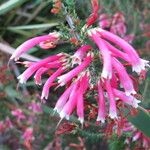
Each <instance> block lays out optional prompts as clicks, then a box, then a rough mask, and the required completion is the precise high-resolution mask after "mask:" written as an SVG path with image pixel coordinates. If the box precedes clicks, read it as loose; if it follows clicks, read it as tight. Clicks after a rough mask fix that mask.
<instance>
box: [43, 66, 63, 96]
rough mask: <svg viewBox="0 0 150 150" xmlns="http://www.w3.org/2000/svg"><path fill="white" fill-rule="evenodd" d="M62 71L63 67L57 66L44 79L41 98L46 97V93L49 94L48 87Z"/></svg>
mask: <svg viewBox="0 0 150 150" xmlns="http://www.w3.org/2000/svg"><path fill="white" fill-rule="evenodd" d="M63 72H64V69H62V68H59V69H58V70H57V71H56V72H54V73H53V74H52V75H51V76H50V77H49V78H48V80H47V81H46V83H45V84H44V87H43V90H42V95H41V99H43V98H45V99H48V95H49V89H50V87H51V86H52V85H53V82H54V81H55V79H56V78H57V77H58V76H59V75H60V74H61V73H63Z"/></svg>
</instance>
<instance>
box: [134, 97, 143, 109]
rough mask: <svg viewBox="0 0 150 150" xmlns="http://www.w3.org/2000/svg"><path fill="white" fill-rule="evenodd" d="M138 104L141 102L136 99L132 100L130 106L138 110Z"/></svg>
mask: <svg viewBox="0 0 150 150" xmlns="http://www.w3.org/2000/svg"><path fill="white" fill-rule="evenodd" d="M139 103H141V101H140V100H137V99H136V98H134V99H133V102H132V106H133V107H134V108H138V106H139V105H138V104H139Z"/></svg>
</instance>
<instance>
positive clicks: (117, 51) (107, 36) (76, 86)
mask: <svg viewBox="0 0 150 150" xmlns="http://www.w3.org/2000/svg"><path fill="white" fill-rule="evenodd" d="M92 2H93V10H94V11H93V14H95V13H96V14H97V11H98V10H97V9H98V6H97V3H96V2H97V1H94V0H93V1H92ZM95 4H96V5H95ZM96 18H97V17H96ZM93 20H95V19H93V15H92V21H88V22H87V24H86V25H85V26H84V32H85V33H84V35H85V36H86V37H87V38H89V39H90V40H91V41H93V42H94V44H95V47H94V46H93V45H87V44H84V42H83V45H81V47H80V48H77V49H76V52H75V53H74V54H73V55H69V54H66V53H59V54H56V55H53V56H49V57H47V58H45V59H42V60H40V61H38V62H24V63H23V64H25V65H26V66H27V69H26V70H25V71H24V72H23V73H22V74H21V75H20V76H19V77H18V79H19V82H20V83H26V81H27V80H28V79H29V78H30V77H31V76H32V75H33V74H34V79H35V83H36V84H38V85H42V79H41V78H42V75H43V74H46V73H48V74H49V75H50V76H49V78H48V79H47V81H46V82H45V83H44V86H43V90H42V94H41V99H48V96H49V90H50V88H51V87H53V86H56V88H58V87H60V86H65V87H66V90H65V91H64V93H63V94H62V95H61V96H60V98H59V99H58V101H57V103H56V105H55V108H54V111H56V112H58V113H59V115H60V117H61V119H63V118H66V119H69V117H70V115H71V114H72V113H73V112H74V110H75V109H76V112H77V116H78V118H79V121H80V122H81V123H82V124H83V122H84V101H85V99H86V98H85V97H86V93H88V91H89V89H90V90H91V89H93V87H94V88H95V89H97V91H98V92H97V93H98V116H97V121H101V122H102V123H104V122H105V120H106V118H107V117H109V118H111V119H118V118H119V117H118V114H117V101H118V100H120V101H121V102H123V103H125V104H128V105H131V106H132V107H134V108H137V107H138V103H140V101H139V100H137V99H136V97H135V94H136V93H137V90H136V88H135V86H134V80H133V77H132V75H131V74H129V73H128V72H127V69H126V67H125V65H124V63H125V62H126V64H128V66H131V67H132V71H133V72H136V73H137V74H140V73H141V72H142V71H145V70H146V67H148V66H149V65H148V61H146V60H143V59H141V58H140V57H139V55H138V54H137V52H136V50H135V49H134V48H133V47H132V46H131V45H130V44H129V43H128V42H126V41H125V40H124V39H122V38H120V37H119V36H117V35H116V33H115V32H113V33H111V32H109V31H107V30H105V29H102V27H97V28H88V27H89V26H90V25H91V24H93ZM89 22H90V23H89ZM114 24H115V23H114ZM100 26H104V23H103V25H102V23H101V24H100ZM120 26H123V24H122V23H121V25H120ZM115 27H116V26H115ZM124 28H125V27H124ZM114 30H116V29H113V31H114ZM125 30H126V29H123V30H121V31H123V33H124V32H125ZM81 32H83V30H82V31H81ZM114 33H115V34H114ZM60 39H61V34H60V33H59V32H53V33H50V34H48V35H43V36H39V37H35V38H32V39H30V40H27V41H26V42H25V43H23V44H22V45H20V46H19V47H18V48H17V49H16V51H15V52H14V54H13V55H12V56H11V58H10V59H11V60H18V59H19V57H20V56H21V55H22V54H23V53H25V52H27V51H28V50H30V49H31V48H32V47H34V46H36V45H39V46H40V47H41V48H42V49H48V48H53V47H55V46H57V42H58V41H59V40H60ZM95 49H98V54H97V53H95V51H96V50H95ZM97 57H99V59H98V60H97V61H99V62H101V64H102V65H103V67H102V71H101V66H99V70H96V71H97V72H98V73H99V74H98V76H97V77H94V76H93V75H92V73H91V69H90V68H91V64H92V62H93V61H95V58H97ZM93 78H95V80H96V83H94V84H93V83H92V80H93ZM107 109H108V110H107ZM107 114H108V115H107Z"/></svg>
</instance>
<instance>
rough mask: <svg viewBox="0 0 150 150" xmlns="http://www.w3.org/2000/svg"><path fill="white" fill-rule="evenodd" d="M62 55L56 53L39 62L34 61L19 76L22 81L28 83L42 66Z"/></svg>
mask: <svg viewBox="0 0 150 150" xmlns="http://www.w3.org/2000/svg"><path fill="white" fill-rule="evenodd" d="M61 57H62V56H61V55H54V56H50V57H48V58H45V59H43V60H41V61H39V62H36V63H34V64H33V65H31V66H30V67H29V68H28V69H26V70H25V71H24V72H23V73H22V74H21V75H20V76H18V79H19V82H20V83H26V81H27V80H28V79H29V78H30V77H31V76H32V75H33V73H35V72H36V71H37V70H38V69H39V68H40V67H43V66H44V65H45V64H47V63H50V62H52V61H55V60H58V59H59V58H61Z"/></svg>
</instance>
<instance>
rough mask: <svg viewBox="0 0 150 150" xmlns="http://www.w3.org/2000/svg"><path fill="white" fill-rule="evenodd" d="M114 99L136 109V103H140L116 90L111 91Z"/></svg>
mask: <svg viewBox="0 0 150 150" xmlns="http://www.w3.org/2000/svg"><path fill="white" fill-rule="evenodd" d="M113 92H114V95H115V97H117V98H119V99H120V100H122V101H123V102H125V103H127V104H129V105H131V106H133V107H134V108H137V107H138V103H140V101H139V100H137V99H136V98H135V97H133V96H132V95H129V96H127V95H126V94H125V93H124V92H122V91H119V90H117V89H113Z"/></svg>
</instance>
